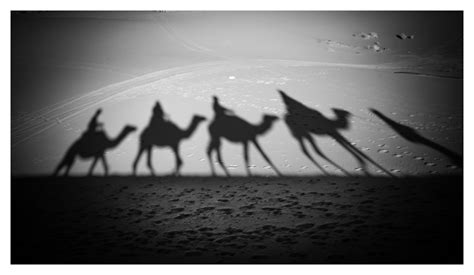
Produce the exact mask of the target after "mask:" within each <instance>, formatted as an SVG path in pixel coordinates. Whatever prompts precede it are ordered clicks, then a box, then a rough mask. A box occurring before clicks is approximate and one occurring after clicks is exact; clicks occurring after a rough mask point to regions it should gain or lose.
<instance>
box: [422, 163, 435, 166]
mask: <svg viewBox="0 0 474 275" xmlns="http://www.w3.org/2000/svg"><path fill="white" fill-rule="evenodd" d="M425 165H426V166H436V163H433V162H425Z"/></svg>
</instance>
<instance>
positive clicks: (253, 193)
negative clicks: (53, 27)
mask: <svg viewBox="0 0 474 275" xmlns="http://www.w3.org/2000/svg"><path fill="white" fill-rule="evenodd" d="M462 184H463V182H462V177H461V176H449V177H448V176H446V177H443V176H437V177H426V178H422V177H411V178H404V179H387V178H380V177H378V178H377V177H371V178H364V177H352V178H349V177H285V178H276V177H251V178H247V177H233V178H219V177H217V178H212V177H176V178H175V177H163V178H152V177H139V178H134V177H118V176H116V177H107V178H103V177H92V178H47V177H37V178H33V177H32V178H13V179H12V263H15V264H18V263H457V264H461V263H462V262H463V258H462V257H463V228H462V225H463V219H462V217H463V208H462V206H463V186H462Z"/></svg>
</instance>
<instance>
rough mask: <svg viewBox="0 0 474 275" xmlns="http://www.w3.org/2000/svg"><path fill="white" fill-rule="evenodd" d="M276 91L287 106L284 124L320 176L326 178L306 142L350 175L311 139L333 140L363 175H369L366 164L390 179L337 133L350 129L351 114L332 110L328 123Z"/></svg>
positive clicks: (318, 115)
mask: <svg viewBox="0 0 474 275" xmlns="http://www.w3.org/2000/svg"><path fill="white" fill-rule="evenodd" d="M278 91H279V93H280V95H281V97H282V98H283V102H284V103H285V106H286V110H287V113H286V114H285V122H286V124H287V126H288V128H289V129H290V132H291V134H292V135H293V137H294V138H295V139H296V140H297V142H298V144H299V145H300V148H301V151H302V152H303V154H304V155H305V156H306V157H308V158H309V159H310V160H311V161H312V162H313V163H314V164H315V165H316V166H317V167H318V168H319V169H320V170H321V171H322V172H323V173H325V174H327V171H325V170H324V169H323V167H321V165H320V164H319V163H318V162H317V161H316V160H315V159H314V158H313V157H312V156H311V154H310V153H309V151H308V149H307V148H306V146H305V143H304V142H305V141H307V142H309V143H310V145H311V146H312V148H313V150H314V152H315V153H316V154H317V155H319V156H320V157H321V158H323V159H324V160H326V161H327V162H329V163H331V164H332V165H333V166H335V167H336V168H338V169H340V170H341V171H343V172H344V173H345V174H346V175H350V173H349V172H348V171H347V170H345V169H344V168H342V167H341V166H340V165H338V164H337V163H335V162H334V161H333V160H332V159H330V158H329V157H327V156H326V155H325V154H324V153H323V152H322V151H321V150H320V149H319V147H318V146H317V145H316V142H315V140H314V138H313V136H312V135H316V136H329V137H332V138H333V139H334V140H335V141H336V142H337V143H338V144H339V145H340V146H341V147H342V148H344V149H345V150H346V151H347V152H349V153H350V154H351V155H352V156H353V157H354V158H355V159H356V160H357V162H358V163H359V165H360V166H361V168H362V171H364V173H365V174H366V175H369V172H368V170H367V167H368V163H371V164H372V165H374V166H375V167H377V168H378V169H380V170H382V171H383V172H385V173H386V174H388V175H390V176H393V175H392V173H390V172H389V171H388V170H387V169H385V168H384V167H382V166H381V165H380V164H378V163H377V162H375V161H374V160H373V159H372V158H370V157H369V156H368V155H366V154H364V153H363V152H361V151H360V150H359V149H357V148H356V147H355V146H354V145H352V144H351V143H350V142H349V141H348V140H347V139H346V138H345V137H344V136H342V135H341V134H340V133H339V131H340V130H346V129H349V128H350V124H349V117H350V116H351V114H350V113H349V112H348V111H346V110H343V109H337V108H333V109H332V110H333V112H334V114H335V115H336V118H335V119H329V118H327V117H325V116H324V115H323V114H321V113H320V112H319V111H317V110H314V109H311V108H309V107H307V106H305V105H304V104H303V103H301V102H299V101H297V100H296V99H294V98H292V97H290V96H288V95H287V94H286V93H285V92H283V91H281V90H278Z"/></svg>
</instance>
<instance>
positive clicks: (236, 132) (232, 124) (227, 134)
mask: <svg viewBox="0 0 474 275" xmlns="http://www.w3.org/2000/svg"><path fill="white" fill-rule="evenodd" d="M213 99H214V102H213V110H214V118H213V120H212V121H211V123H210V124H209V128H208V130H209V135H210V141H209V144H208V146H207V156H208V160H209V165H210V167H211V172H212V175H213V176H215V175H216V171H215V169H214V163H213V154H214V153H215V154H216V155H217V161H218V163H219V164H220V166H221V168H222V169H223V170H224V172H225V174H226V175H227V176H230V173H229V171H228V170H227V168H226V166H225V164H224V161H223V159H222V146H221V145H222V139H225V140H228V141H230V142H234V143H241V144H242V145H243V154H244V161H245V168H246V171H247V174H248V175H251V172H250V169H249V161H250V158H249V144H250V143H251V144H253V145H254V146H255V147H256V148H257V150H258V151H259V153H260V154H261V155H262V156H263V158H264V159H265V160H266V161H267V162H268V163H269V164H270V166H271V167H272V168H273V170H274V171H275V172H276V173H277V174H278V175H281V173H280V171H279V170H278V168H277V167H276V166H275V165H274V164H273V162H272V161H271V159H270V158H269V157H268V155H267V154H266V153H265V151H264V150H263V149H262V147H261V146H260V143H259V142H258V140H257V138H258V136H261V135H263V134H265V133H267V132H268V131H269V130H270V129H271V127H272V126H273V124H274V122H275V121H277V120H278V117H277V116H275V115H270V114H264V115H263V116H262V120H261V122H260V123H258V124H252V123H250V122H248V121H246V120H244V119H242V118H240V117H238V116H237V115H235V112H234V111H232V110H230V109H228V108H225V107H224V106H222V105H221V104H220V103H219V99H218V98H217V97H216V96H214V97H213Z"/></svg>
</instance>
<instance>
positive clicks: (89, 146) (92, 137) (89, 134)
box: [53, 109, 137, 176]
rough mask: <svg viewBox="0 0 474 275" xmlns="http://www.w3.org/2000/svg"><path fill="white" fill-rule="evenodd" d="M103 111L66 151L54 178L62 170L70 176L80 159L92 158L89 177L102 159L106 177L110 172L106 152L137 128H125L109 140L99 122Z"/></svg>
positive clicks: (128, 126) (98, 111) (97, 114)
mask: <svg viewBox="0 0 474 275" xmlns="http://www.w3.org/2000/svg"><path fill="white" fill-rule="evenodd" d="M101 112H102V110H101V109H98V110H97V111H96V112H95V114H94V116H93V117H92V118H91V120H90V121H89V124H88V128H87V130H86V131H85V132H83V133H82V135H81V137H80V138H79V139H78V140H76V141H75V142H74V143H73V144H72V145H71V147H69V149H68V150H67V151H66V154H65V155H64V157H63V158H62V160H61V162H60V163H59V164H58V166H57V167H56V170H55V171H54V174H53V175H54V176H57V175H59V173H60V172H61V170H63V169H65V172H64V176H68V175H69V171H70V170H71V168H72V165H73V164H74V162H75V160H76V159H77V158H78V157H79V158H83V159H89V158H92V159H93V161H92V165H91V167H90V169H89V173H88V175H89V176H90V175H92V173H93V172H94V168H95V166H96V164H97V161H98V160H99V159H100V160H101V161H102V164H103V166H104V171H105V175H107V174H108V172H109V166H108V164H107V160H106V158H105V152H106V151H108V150H111V149H113V148H115V147H117V146H118V145H119V144H120V143H121V142H122V141H123V140H124V139H125V138H126V137H127V136H128V135H129V134H130V133H132V132H134V131H136V129H137V128H136V127H135V126H131V125H127V126H125V127H124V128H123V129H122V131H121V132H120V134H119V135H118V136H117V137H116V138H113V139H111V138H109V137H108V136H107V135H106V134H105V132H104V130H103V127H102V123H99V122H98V117H99V115H100V114H101Z"/></svg>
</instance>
